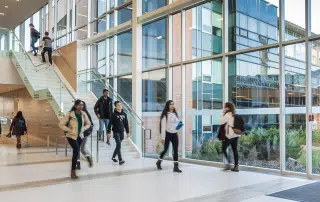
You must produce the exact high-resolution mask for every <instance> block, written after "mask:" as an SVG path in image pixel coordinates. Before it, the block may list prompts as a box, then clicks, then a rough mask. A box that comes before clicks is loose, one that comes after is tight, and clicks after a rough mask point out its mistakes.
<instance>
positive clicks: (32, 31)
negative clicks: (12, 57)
mask: <svg viewBox="0 0 320 202" xmlns="http://www.w3.org/2000/svg"><path fill="white" fill-rule="evenodd" d="M29 28H30V37H31V43H30V46H31V48H32V51H33V53H34V56H37V55H38V53H37V50H38V49H37V48H36V47H35V46H34V44H35V43H37V41H38V39H39V38H40V32H38V31H37V30H36V29H35V28H34V25H33V24H32V23H30V24H29Z"/></svg>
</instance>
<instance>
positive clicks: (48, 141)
mask: <svg viewBox="0 0 320 202" xmlns="http://www.w3.org/2000/svg"><path fill="white" fill-rule="evenodd" d="M49 147H50V135H48V136H47V152H49Z"/></svg>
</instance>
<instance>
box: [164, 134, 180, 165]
mask: <svg viewBox="0 0 320 202" xmlns="http://www.w3.org/2000/svg"><path fill="white" fill-rule="evenodd" d="M170 142H172V147H173V161H175V162H177V161H178V148H179V138H178V134H177V133H169V132H166V139H165V143H164V150H163V152H161V155H160V159H163V157H164V155H165V154H166V153H167V151H168V148H169V144H170Z"/></svg>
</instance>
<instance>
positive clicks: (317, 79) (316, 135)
mask: <svg viewBox="0 0 320 202" xmlns="http://www.w3.org/2000/svg"><path fill="white" fill-rule="evenodd" d="M319 51H320V41H313V42H312V68H311V86H312V87H311V90H312V114H313V116H314V121H313V122H312V171H313V173H315V174H320V152H319V149H318V148H319V146H320V74H319V72H320V58H319V57H320V54H319Z"/></svg>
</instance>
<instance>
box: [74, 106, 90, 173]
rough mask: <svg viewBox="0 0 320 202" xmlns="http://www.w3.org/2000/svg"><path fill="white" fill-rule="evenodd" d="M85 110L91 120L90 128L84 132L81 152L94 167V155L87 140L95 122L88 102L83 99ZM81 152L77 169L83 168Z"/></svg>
mask: <svg viewBox="0 0 320 202" xmlns="http://www.w3.org/2000/svg"><path fill="white" fill-rule="evenodd" d="M83 111H84V112H85V113H86V114H87V116H88V118H89V120H90V123H91V125H90V128H89V129H87V130H85V131H84V132H83V136H84V137H83V139H82V143H81V145H80V152H81V154H82V155H83V156H85V157H86V159H87V160H88V163H89V167H92V166H93V161H92V156H91V154H90V152H89V151H88V149H87V147H86V144H87V141H88V137H89V136H90V135H91V133H92V130H93V122H92V118H91V115H90V113H89V112H88V109H87V104H86V103H85V102H84V101H83ZM80 152H79V155H78V162H77V167H76V169H77V170H81V165H80Z"/></svg>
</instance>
